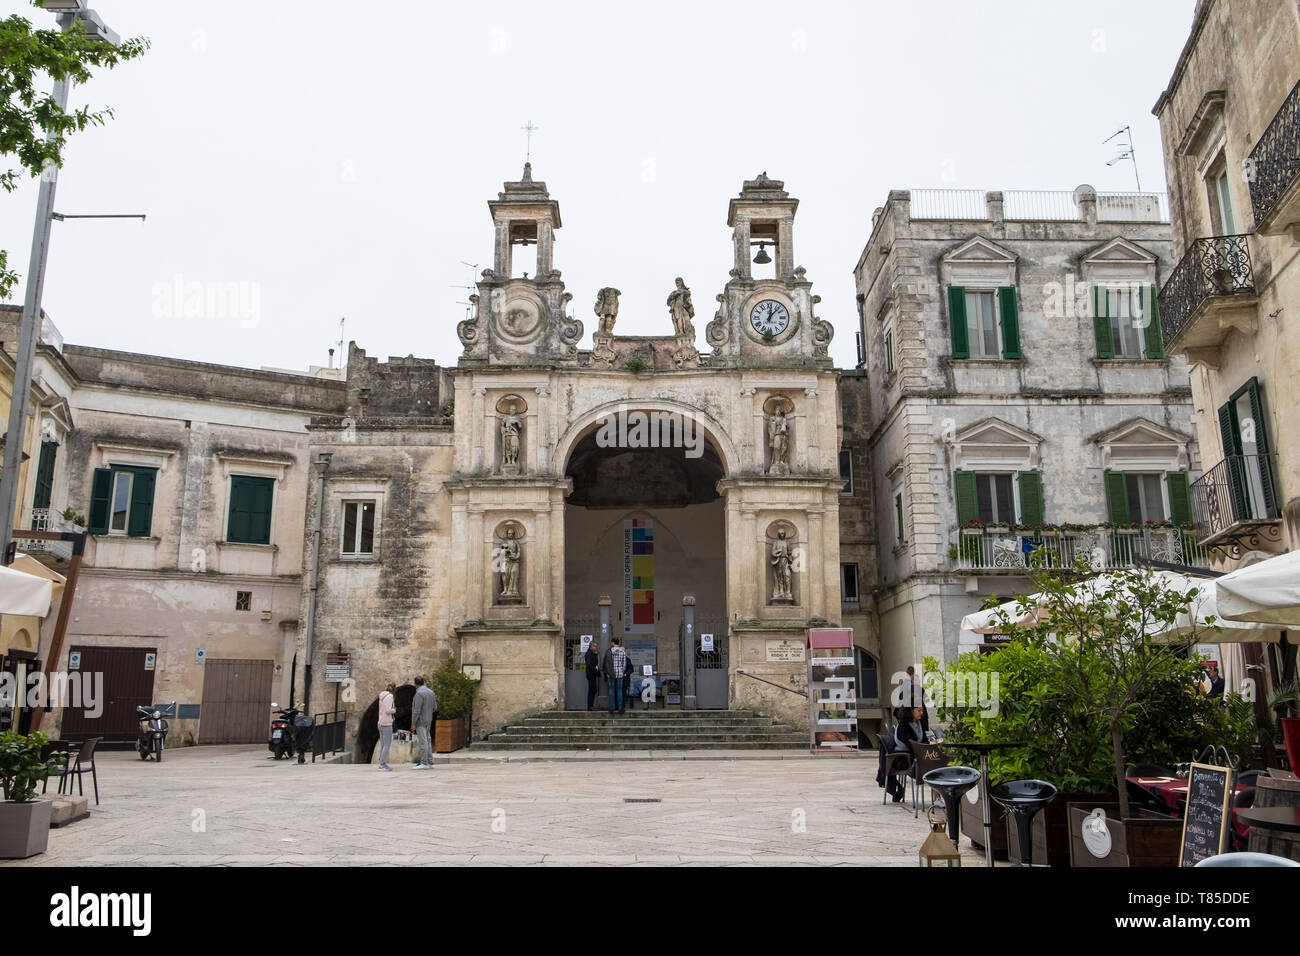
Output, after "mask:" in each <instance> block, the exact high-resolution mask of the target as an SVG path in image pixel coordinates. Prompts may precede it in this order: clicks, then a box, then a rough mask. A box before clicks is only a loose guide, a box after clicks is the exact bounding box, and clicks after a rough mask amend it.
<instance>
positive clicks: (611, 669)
mask: <svg viewBox="0 0 1300 956" xmlns="http://www.w3.org/2000/svg"><path fill="white" fill-rule="evenodd" d="M626 666H627V652H626V651H624V650H623V648H622V647H620V646H619V642H618V638H617V637H616V638H613V639H612V640H611V641H610V645H609V650H607V651H606V652H605V657H604V659H603V660H601V662H600V672H601V673H602V674H604V675H605V680H606V682H607V683H608V684H609V712H610V713H611V714H612V713H614V712H615V711H618V712H619V713H620V714H621V713H623V707H624V705H625V703H626V702H625V701H624V700H623V669H624V667H626Z"/></svg>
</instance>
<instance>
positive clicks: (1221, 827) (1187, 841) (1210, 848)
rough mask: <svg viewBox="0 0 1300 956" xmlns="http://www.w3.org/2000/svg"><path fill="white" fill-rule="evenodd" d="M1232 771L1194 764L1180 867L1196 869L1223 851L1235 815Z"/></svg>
mask: <svg viewBox="0 0 1300 956" xmlns="http://www.w3.org/2000/svg"><path fill="white" fill-rule="evenodd" d="M1231 779H1232V770H1231V769H1230V768H1228V767H1212V766H1209V765H1207V764H1199V763H1194V764H1192V766H1191V769H1190V770H1188V772H1187V809H1186V811H1185V812H1184V814H1183V841H1182V845H1181V847H1180V849H1179V854H1178V865H1179V866H1195V865H1196V864H1197V863H1198V862H1200V861H1201V860H1204V859H1206V858H1207V857H1211V856H1217V855H1218V854H1220V853H1222V852H1223V839H1224V836H1225V835H1226V834H1227V829H1228V821H1229V820H1231V819H1232V816H1231V814H1230V812H1229V809H1228V804H1229V802H1230V801H1231V800H1232V786H1231V783H1230V781H1231Z"/></svg>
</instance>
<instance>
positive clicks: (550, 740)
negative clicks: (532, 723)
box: [488, 734, 808, 747]
mask: <svg viewBox="0 0 1300 956" xmlns="http://www.w3.org/2000/svg"><path fill="white" fill-rule="evenodd" d="M729 741H730V742H733V743H763V742H765V741H775V742H777V743H793V742H795V741H803V742H805V743H807V741H808V738H807V736H805V735H804V734H739V735H735V734H692V735H691V736H687V737H683V736H681V735H679V734H590V735H587V736H583V737H574V736H571V735H569V734H534V735H532V736H529V737H515V736H512V735H508V734H499V735H493V736H491V737H489V738H488V742H489V743H521V744H530V745H532V746H544V745H545V746H550V745H554V744H566V745H571V746H578V747H585V746H586V745H588V744H592V743H640V744H645V745H646V746H655V745H658V744H661V743H681V744H693V743H716V744H725V743H727V742H729Z"/></svg>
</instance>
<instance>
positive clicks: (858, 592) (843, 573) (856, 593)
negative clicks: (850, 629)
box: [840, 561, 862, 604]
mask: <svg viewBox="0 0 1300 956" xmlns="http://www.w3.org/2000/svg"><path fill="white" fill-rule="evenodd" d="M850 568H852V569H853V571H852V574H853V596H852V597H849V595H848V592H846V591H845V590H844V585H845V584H846V583H847V582H848V575H849V569H850ZM840 603H841V604H861V603H862V580H861V573H860V571H859V569H858V563H857V562H856V561H844V562H842V563H841V564H840Z"/></svg>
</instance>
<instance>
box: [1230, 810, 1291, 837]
mask: <svg viewBox="0 0 1300 956" xmlns="http://www.w3.org/2000/svg"><path fill="white" fill-rule="evenodd" d="M1237 816H1239V817H1240V818H1241V822H1242V823H1245V824H1248V825H1249V826H1252V827H1263V828H1264V829H1265V830H1283V831H1285V832H1287V833H1300V807H1250V808H1249V809H1246V810H1240V811H1238V813H1237Z"/></svg>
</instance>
